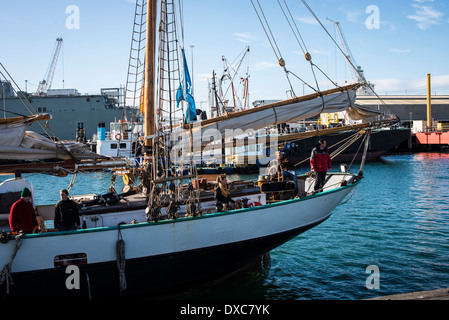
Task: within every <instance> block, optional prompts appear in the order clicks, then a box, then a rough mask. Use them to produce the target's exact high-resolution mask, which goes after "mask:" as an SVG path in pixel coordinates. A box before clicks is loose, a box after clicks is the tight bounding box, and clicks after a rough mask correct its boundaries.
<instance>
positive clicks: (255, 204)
mask: <svg viewBox="0 0 449 320" xmlns="http://www.w3.org/2000/svg"><path fill="white" fill-rule="evenodd" d="M261 205H262V204H261V203H260V202H257V201H255V202H251V203H248V208H251V207H258V206H261Z"/></svg>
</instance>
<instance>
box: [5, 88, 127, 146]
mask: <svg viewBox="0 0 449 320" xmlns="http://www.w3.org/2000/svg"><path fill="white" fill-rule="evenodd" d="M122 91H123V89H122V88H110V89H101V93H100V94H96V95H87V94H86V95H83V94H80V93H79V92H78V90H76V89H49V90H47V91H46V94H45V95H39V94H31V93H27V92H23V91H20V92H17V93H16V92H14V90H13V89H12V87H11V84H10V82H8V81H1V82H0V114H2V115H1V116H3V117H11V116H17V115H30V114H31V112H33V113H49V114H51V116H52V119H51V120H49V122H48V128H45V131H47V132H48V133H49V134H50V135H52V138H53V137H56V138H57V139H59V140H77V138H80V137H79V133H80V129H81V131H82V132H83V134H84V135H85V138H86V139H87V140H88V139H92V138H93V137H94V134H96V132H97V126H98V123H99V122H105V123H110V122H114V121H118V120H120V119H122V118H123V117H124V115H125V114H124V112H125V111H124V110H126V117H127V118H128V119H130V118H131V117H132V110H131V109H129V108H124V107H123V105H124V103H123V99H122ZM30 105H31V106H32V107H33V109H34V110H32V111H30V110H29V109H31V108H30ZM29 130H31V131H35V132H37V133H40V134H45V132H44V129H43V128H42V127H41V126H40V125H39V124H37V123H35V124H33V125H32V126H31V127H30V129H29Z"/></svg>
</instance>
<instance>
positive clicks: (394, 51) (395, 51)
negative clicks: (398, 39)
mask: <svg viewBox="0 0 449 320" xmlns="http://www.w3.org/2000/svg"><path fill="white" fill-rule="evenodd" d="M390 51H391V52H393V53H408V52H410V51H411V50H410V49H398V48H393V49H391V50H390Z"/></svg>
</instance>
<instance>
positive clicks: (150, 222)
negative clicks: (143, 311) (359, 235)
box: [0, 0, 382, 299]
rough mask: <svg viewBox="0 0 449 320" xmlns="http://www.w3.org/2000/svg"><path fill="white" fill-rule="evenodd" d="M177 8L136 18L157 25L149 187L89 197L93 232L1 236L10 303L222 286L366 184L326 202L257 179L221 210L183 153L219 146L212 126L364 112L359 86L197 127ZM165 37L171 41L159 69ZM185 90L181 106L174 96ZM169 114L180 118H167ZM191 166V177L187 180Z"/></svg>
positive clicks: (1, 279) (349, 184) (335, 185)
mask: <svg viewBox="0 0 449 320" xmlns="http://www.w3.org/2000/svg"><path fill="white" fill-rule="evenodd" d="M174 4H175V3H174V1H170V0H168V1H165V0H163V1H162V2H161V3H160V14H159V17H160V23H159V25H158V27H156V26H157V22H156V20H157V19H156V17H157V1H155V0H150V1H148V2H147V3H146V2H144V1H140V0H139V1H137V3H136V12H137V10H141V11H142V12H146V16H147V20H146V24H145V25H146V42H147V45H146V47H145V50H146V59H145V65H146V68H145V81H144V84H145V86H144V90H143V91H144V95H143V97H144V98H143V101H144V109H143V110H144V119H145V121H144V123H145V138H144V148H143V152H144V155H145V164H144V165H143V166H142V167H141V169H140V170H139V171H134V172H133V173H134V174H136V175H138V178H139V180H140V184H139V185H137V186H134V183H133V182H135V181H136V180H134V179H129V180H128V181H129V184H128V186H127V187H128V188H127V189H126V190H123V191H124V192H123V193H121V194H118V193H117V192H115V190H113V189H111V190H110V192H108V193H107V194H104V195H102V196H94V197H92V198H90V199H80V202H79V208H80V213H81V215H82V220H83V228H82V229H78V230H74V231H53V230H47V231H52V232H43V233H36V234H26V235H23V234H18V235H14V234H11V233H2V237H1V238H2V243H1V244H0V266H3V267H2V271H1V274H0V296H1V297H2V298H18V297H29V298H31V297H32V298H35V297H36V296H39V297H41V298H42V297H45V298H59V299H61V298H84V299H106V298H114V297H120V296H133V295H138V294H140V295H144V296H146V297H164V296H170V295H173V294H178V293H183V292H186V291H188V290H191V289H193V288H196V287H199V286H202V285H206V284H211V283H214V282H216V281H218V280H220V279H223V278H225V277H227V276H229V275H231V274H233V273H235V272H238V271H239V270H242V269H243V268H245V267H246V266H248V265H249V264H251V263H253V262H254V261H257V260H258V259H260V257H261V256H262V255H264V254H265V253H267V252H269V251H270V250H272V249H274V248H276V247H278V246H280V245H281V244H283V243H285V242H286V241H288V240H290V239H292V238H294V237H296V236H297V235H299V234H301V233H303V232H305V231H306V230H309V229H310V228H313V227H315V226H317V225H319V224H320V223H322V222H323V221H325V220H327V219H328V218H329V217H330V216H331V214H332V211H333V210H334V209H335V207H336V206H338V205H339V204H340V203H341V201H342V200H344V199H345V198H346V196H348V195H349V194H350V193H351V192H353V191H354V189H355V188H356V187H357V185H358V184H359V183H360V182H361V180H362V178H363V162H362V165H361V168H360V170H359V172H358V173H357V174H352V173H350V172H332V173H329V174H328V175H327V179H326V184H325V186H324V187H323V190H322V192H319V193H315V192H311V189H312V187H313V185H314V177H313V176H312V175H308V174H306V175H302V176H298V182H297V185H296V186H295V184H294V183H293V182H292V181H278V180H272V181H266V182H265V183H263V184H262V185H260V186H259V185H258V184H256V183H255V182H253V181H235V182H233V183H232V184H230V186H229V188H230V196H231V197H232V198H233V199H234V200H235V201H236V206H235V208H230V210H228V211H220V209H219V207H218V206H216V202H215V200H214V193H213V186H214V185H215V183H214V182H211V181H204V180H201V181H198V179H197V178H198V175H197V172H196V166H195V164H194V163H193V162H192V161H190V162H187V163H183V157H178V155H179V153H183V152H184V151H185V152H187V153H189V154H193V151H194V148H196V147H199V148H201V147H202V146H206V145H207V144H208V142H210V139H209V140H208V139H203V136H207V135H208V134H210V131H211V129H212V128H214V129H215V131H214V132H215V133H216V134H217V135H219V134H225V133H227V132H228V131H232V132H233V134H237V132H240V130H247V129H252V130H257V129H259V128H263V127H264V126H268V125H273V124H276V123H283V122H286V121H290V120H296V119H300V118H302V117H308V116H310V115H312V114H316V113H319V112H320V110H321V111H322V110H323V109H326V110H334V111H335V110H340V109H347V108H350V109H352V111H353V113H354V114H357V113H358V110H357V108H356V107H354V106H353V105H352V102H353V100H354V98H355V90H356V89H357V87H358V85H351V86H345V87H338V88H336V89H334V90H328V91H322V92H317V93H315V94H313V95H310V96H305V97H299V98H294V99H290V100H289V101H286V102H279V103H275V104H270V105H267V106H262V107H260V108H255V109H254V110H253V109H252V110H244V111H241V112H236V113H230V114H227V115H222V116H219V117H215V118H211V119H207V120H204V121H201V122H194V121H193V116H194V113H193V112H191V111H193V110H194V108H193V107H194V106H193V105H192V103H191V102H193V101H192V97H191V95H190V92H189V90H188V83H187V80H188V76H187V75H188V70H187V68H185V65H186V64H185V63H184V69H183V70H184V71H183V72H180V73H181V76H180V77H178V78H176V77H175V78H172V77H170V76H168V75H167V74H171V73H172V71H173V68H167V66H171V67H173V66H174V65H175V64H173V62H169V61H173V56H175V57H176V56H178V50H177V46H178V45H179V43H181V44H182V41H181V42H178V40H177V37H175V36H176V32H174V30H173V29H172V28H173V26H174V25H175V23H173V19H174V18H175V17H176V16H175V15H174V14H172V13H173V12H175V10H174ZM156 30H158V31H159V42H160V44H162V45H160V46H159V50H160V51H159V64H158V68H157V69H156V68H155V65H156V64H155V60H156V58H155V56H156V54H155V52H156V45H155V43H156V34H157V33H156ZM174 49H176V50H174ZM179 56H181V58H182V55H181V54H179ZM168 58H170V59H168ZM178 61H179V60H178ZM184 62H185V61H184ZM168 63H171V64H170V65H168ZM181 64H182V63H181ZM164 70H165V71H166V72H167V73H165V74H164ZM156 79H157V80H156ZM170 81H177V82H178V83H179V82H180V83H181V84H180V85H179V86H173V85H172V86H170V88H172V89H173V88H174V91H170V90H167V88H165V89H164V88H162V85H163V83H164V82H170ZM155 83H157V84H158V86H157V89H158V90H155V87H156V86H155ZM172 84H173V83H172ZM178 88H179V89H180V91H179V89H178ZM156 92H157V94H156ZM176 92H178V97H177V98H178V99H176V98H175V97H174V95H175V94H176ZM167 93H168V94H169V96H171V98H170V99H167ZM156 98H158V99H156ZM177 100H178V101H180V100H185V101H187V102H190V103H188V104H187V108H186V110H184V109H180V110H182V112H183V113H184V111H185V112H186V114H185V118H184V119H183V120H184V121H183V124H182V125H181V126H178V127H176V126H175V120H176V117H175V111H177V107H176V101H177ZM166 107H168V108H169V111H168V112H163V108H166ZM178 111H179V110H178ZM255 120H257V121H255ZM167 123H168V127H167V126H166V124H167ZM376 125H378V126H381V125H382V123H378V124H374V126H376ZM175 127H176V128H179V129H184V130H174V128H175ZM236 128H240V130H234V129H236ZM225 131H226V132H225ZM367 132H368V133H367V136H368V137H369V130H367ZM366 141H368V139H366ZM367 145H368V142H366V143H365V149H364V152H365V153H366V146H367ZM183 146H187V147H186V149H185V148H184V147H183ZM190 160H191V159H190ZM184 169H187V170H188V172H189V174H188V175H183V172H185V170H184ZM128 177H131V173H130V175H129V176H128ZM211 187H212V188H211ZM51 211H52V208H49V210H48V211H47V212H46V211H45V208H42V210H41V208H39V215H40V216H41V217H43V219H44V220H45V219H51V218H52V212H51Z"/></svg>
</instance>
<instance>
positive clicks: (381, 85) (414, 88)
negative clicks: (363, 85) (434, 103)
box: [372, 75, 449, 94]
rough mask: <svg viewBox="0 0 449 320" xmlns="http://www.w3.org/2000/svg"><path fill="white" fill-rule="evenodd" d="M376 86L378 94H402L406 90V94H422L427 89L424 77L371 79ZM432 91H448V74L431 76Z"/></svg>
mask: <svg viewBox="0 0 449 320" xmlns="http://www.w3.org/2000/svg"><path fill="white" fill-rule="evenodd" d="M372 82H373V83H374V84H375V85H376V86H375V89H376V92H377V93H378V94H385V93H388V94H395V93H401V94H403V93H404V92H405V90H407V92H408V94H424V93H425V92H426V91H427V80H426V78H425V77H424V78H421V79H410V80H403V79H394V78H386V79H377V80H373V81H372ZM431 83H432V93H434V92H437V93H439V94H448V93H449V75H439V76H432V78H431Z"/></svg>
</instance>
